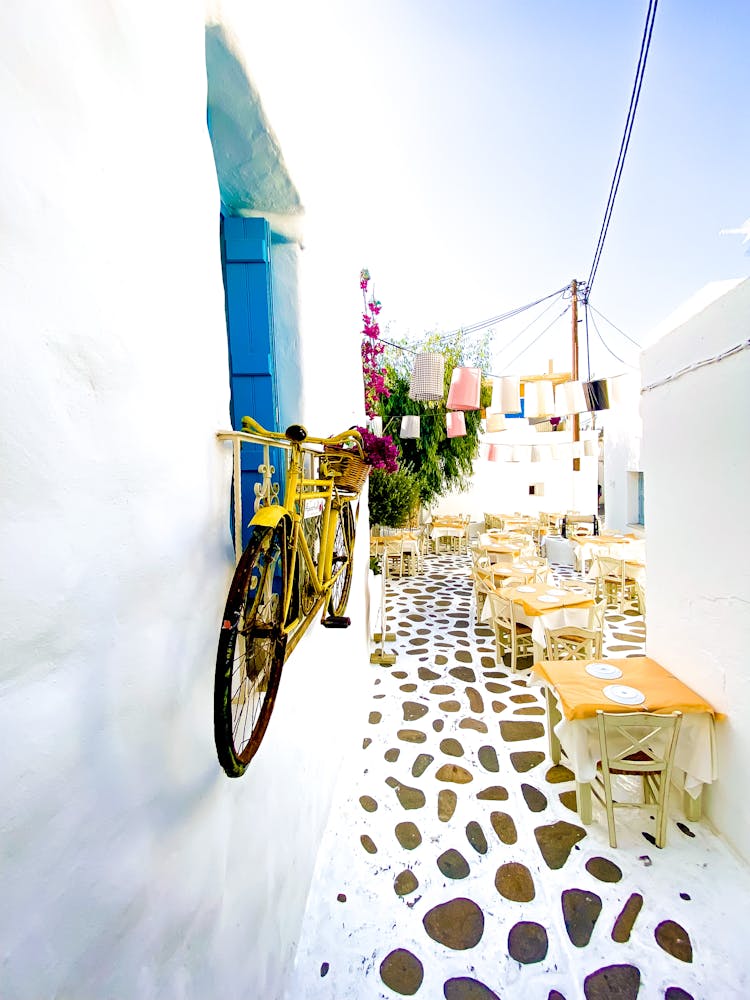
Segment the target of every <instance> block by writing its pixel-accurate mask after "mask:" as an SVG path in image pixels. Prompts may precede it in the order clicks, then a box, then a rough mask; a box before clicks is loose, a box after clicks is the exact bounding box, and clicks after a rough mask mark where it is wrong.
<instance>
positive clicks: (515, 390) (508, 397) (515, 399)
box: [492, 377, 521, 413]
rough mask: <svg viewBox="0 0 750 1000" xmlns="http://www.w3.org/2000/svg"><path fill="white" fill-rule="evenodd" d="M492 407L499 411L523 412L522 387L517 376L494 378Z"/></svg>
mask: <svg viewBox="0 0 750 1000" xmlns="http://www.w3.org/2000/svg"><path fill="white" fill-rule="evenodd" d="M492 409H493V410H494V411H495V412H497V413H520V412H521V389H520V384H519V380H518V379H517V378H507V377H506V378H494V379H493V380H492Z"/></svg>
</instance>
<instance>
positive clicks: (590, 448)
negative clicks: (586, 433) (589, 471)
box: [583, 438, 597, 458]
mask: <svg viewBox="0 0 750 1000" xmlns="http://www.w3.org/2000/svg"><path fill="white" fill-rule="evenodd" d="M583 454H584V455H585V457H586V458H596V455H597V447H596V441H594V439H593V438H586V440H585V441H584V442H583Z"/></svg>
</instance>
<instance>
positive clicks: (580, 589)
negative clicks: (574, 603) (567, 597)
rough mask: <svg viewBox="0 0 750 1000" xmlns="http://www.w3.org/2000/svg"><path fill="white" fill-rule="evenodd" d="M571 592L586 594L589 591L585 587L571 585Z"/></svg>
mask: <svg viewBox="0 0 750 1000" xmlns="http://www.w3.org/2000/svg"><path fill="white" fill-rule="evenodd" d="M568 593H570V594H586V593H588V591H587V590H586V588H585V587H571V588H570V590H569V591H568Z"/></svg>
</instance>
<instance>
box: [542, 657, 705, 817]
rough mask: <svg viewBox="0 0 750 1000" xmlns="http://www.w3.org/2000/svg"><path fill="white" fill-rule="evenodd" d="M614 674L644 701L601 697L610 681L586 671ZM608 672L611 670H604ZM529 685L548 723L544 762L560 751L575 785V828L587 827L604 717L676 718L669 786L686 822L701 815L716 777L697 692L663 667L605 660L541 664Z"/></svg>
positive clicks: (557, 758) (647, 662)
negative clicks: (673, 784)
mask: <svg viewBox="0 0 750 1000" xmlns="http://www.w3.org/2000/svg"><path fill="white" fill-rule="evenodd" d="M602 665H603V666H604V667H605V668H613V667H614V668H616V669H618V670H619V671H621V674H620V676H619V677H617V678H615V679H614V680H615V685H616V686H617V687H619V686H625V687H628V688H635V689H636V690H637V691H638V692H640V693H641V694H643V695H645V699H644V700H643V701H642V702H641V703H640V704H631V705H624V704H622V703H621V702H616V701H614V700H613V699H612V697H610V696H611V695H614V693H615V692H613V691H612V690H610V691H609V693H607V688H608V686H609V685H612V684H613V678H611V677H609V678H601V677H595V676H592V674H591V673H590V672H589V671H588V670H587V667H592V669H599V670H601V667H602ZM610 672H611V671H610ZM530 682H531V683H532V684H535V683H536V684H541V685H543V686H544V687H545V689H546V694H547V714H548V719H547V724H548V737H549V744H550V756H551V758H552V760H553V762H554V763H555V764H557V763H559V761H560V756H561V750H564V751H565V755H566V757H567V763H568V766H569V767H570V769H571V770H572V771H573V773H574V775H575V780H576V799H577V803H578V813H579V816H580V819H581V822H582V823H590V822H591V819H592V808H591V782H592V781H593V780H594V778H595V776H596V767H597V762H598V761H599V759H600V757H601V753H600V749H599V734H598V727H597V721H596V713H597V711H598V710H601V711H603V712H614V713H622V712H657V713H660V714H669V713H671V712H675V711H679V712H682V713H683V718H682V726H681V728H680V735H679V738H678V741H677V748H676V751H675V760H674V764H675V771H674V772H673V778H672V780H673V781H675V780H676V781H677V782H678V783H680V784H681V786H682V789H683V792H684V795H683V799H684V810H685V815H686V817H687V818H688V819H691V820H697V819H700V815H701V795H702V791H703V786H704V785H706V784H710V783H711V782H712V781H715V780H716V778H717V776H718V769H717V755H716V736H715V732H714V719H715V718H717V717H719V716H718V713H717V712H716V711H715V709H714V708H713V707H712V706H711V705H710V704H709V703H708V702H707V701H705V700H704V699H703V698H702V697H701V696H700V695H699V694H697V693H696V692H695V691H693V690H692V689H691V688H689V687H688V686H687V685H686V684H683V682H682V681H681V680H679V679H678V678H677V677H675V676H674V674H672V673H670V671H669V670H667V669H666V667H663V666H661V664H659V663H657V662H656V660H652V659H651V658H650V657H648V656H630V657H625V658H623V659H606V660H599V661H593V660H543V661H538V662H535V663H534V665H533V667H532V673H531V681H530Z"/></svg>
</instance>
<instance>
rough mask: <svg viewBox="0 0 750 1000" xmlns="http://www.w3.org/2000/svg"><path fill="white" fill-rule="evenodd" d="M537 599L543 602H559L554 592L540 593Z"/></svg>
mask: <svg viewBox="0 0 750 1000" xmlns="http://www.w3.org/2000/svg"><path fill="white" fill-rule="evenodd" d="M537 600H539V601H542V602H543V603H544V604H559V603H560V602H559V600H558V599H557V598H556V597H555V595H554V594H540V595H539V597H538V598H537Z"/></svg>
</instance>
